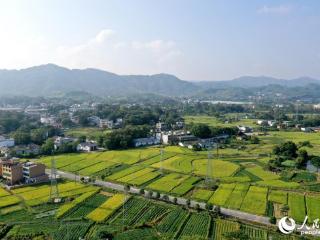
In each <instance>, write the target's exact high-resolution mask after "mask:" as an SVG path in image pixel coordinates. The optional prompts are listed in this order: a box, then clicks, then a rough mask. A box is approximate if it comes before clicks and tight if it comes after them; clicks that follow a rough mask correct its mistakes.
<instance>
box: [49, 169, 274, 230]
mask: <svg viewBox="0 0 320 240" xmlns="http://www.w3.org/2000/svg"><path fill="white" fill-rule="evenodd" d="M46 172H47V173H48V174H50V170H49V169H47V170H46ZM57 174H58V175H60V177H62V178H67V179H70V180H76V181H80V176H78V175H75V174H73V173H68V172H63V171H57ZM94 184H95V185H98V186H101V187H107V188H111V189H113V190H116V191H120V192H124V191H125V186H124V185H122V184H118V183H112V182H107V181H101V180H96V181H95V183H94ZM129 192H130V193H133V194H140V188H137V187H130V190H129ZM149 192H151V194H152V196H153V197H155V194H156V192H152V191H149V190H145V194H144V197H147V196H150V195H149ZM164 195H165V194H160V198H163V196H164ZM167 196H168V197H169V201H170V202H174V199H175V198H176V199H177V202H176V203H177V204H179V205H183V206H186V205H187V199H186V198H181V197H175V196H170V195H167ZM197 204H198V205H199V207H200V209H206V204H205V203H203V202H197V201H194V200H191V201H190V206H191V207H195V206H196V205H197ZM220 212H221V214H223V215H226V216H229V217H235V218H238V219H241V220H246V221H251V222H257V223H261V224H265V225H271V224H270V222H269V218H268V217H263V216H258V215H254V214H250V213H246V212H242V211H237V210H231V209H227V208H220Z"/></svg>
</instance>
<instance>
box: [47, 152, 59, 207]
mask: <svg viewBox="0 0 320 240" xmlns="http://www.w3.org/2000/svg"><path fill="white" fill-rule="evenodd" d="M57 198H59V189H58V182H57V169H56V160H55V159H54V158H53V157H52V159H51V188H50V195H49V201H52V202H53V201H54V200H55V199H57Z"/></svg>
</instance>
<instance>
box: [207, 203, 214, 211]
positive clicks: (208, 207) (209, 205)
mask: <svg viewBox="0 0 320 240" xmlns="http://www.w3.org/2000/svg"><path fill="white" fill-rule="evenodd" d="M212 207H213V205H212V203H206V209H207V210H208V211H210V210H212Z"/></svg>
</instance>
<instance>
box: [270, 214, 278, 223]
mask: <svg viewBox="0 0 320 240" xmlns="http://www.w3.org/2000/svg"><path fill="white" fill-rule="evenodd" d="M270 223H272V224H276V223H277V219H276V217H275V216H272V217H270Z"/></svg>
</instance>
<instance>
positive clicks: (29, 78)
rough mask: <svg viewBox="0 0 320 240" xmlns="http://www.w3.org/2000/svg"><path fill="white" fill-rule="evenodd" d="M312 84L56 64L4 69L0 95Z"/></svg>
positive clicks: (235, 91) (244, 91) (245, 89)
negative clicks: (193, 78) (123, 71)
mask: <svg viewBox="0 0 320 240" xmlns="http://www.w3.org/2000/svg"><path fill="white" fill-rule="evenodd" d="M310 84H313V85H318V84H320V81H318V80H316V79H312V78H308V77H303V78H297V79H292V80H285V79H276V78H271V77H264V76H262V77H241V78H237V79H233V80H228V81H205V82H201V81H194V82H192V81H184V80H181V79H179V78H177V77H175V76H173V75H169V74H155V75H117V74H114V73H110V72H107V71H102V70H98V69H82V70H80V69H68V68H64V67H60V66H57V65H54V64H47V65H41V66H36V67H31V68H26V69H22V70H0V86H1V87H0V96H4V95H11V96H12V95H14V96H17V95H25V96H61V95H63V94H67V93H70V92H87V93H89V94H91V95H95V96H100V97H104V96H127V95H134V94H147V93H152V94H156V95H164V96H174V97H179V96H206V95H208V94H209V95H211V94H217V96H218V95H219V96H221V95H222V97H223V94H224V93H226V94H227V95H229V96H234V97H236V98H238V96H239V95H240V96H241V97H240V98H243V97H246V96H248V94H250V93H251V92H252V91H256V90H257V88H260V89H259V90H262V91H263V90H264V87H268V86H270V85H277V86H281V89H283V88H285V89H286V88H297V87H300V88H301V89H304V88H307V86H310ZM253 88H255V89H253ZM268 89H269V90H270V87H268ZM301 89H300V91H303V90H301ZM309 90H310V89H309ZM289 91H290V90H289ZM306 94H308V91H307V92H306ZM313 94H314V93H313ZM319 96H320V93H319Z"/></svg>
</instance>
